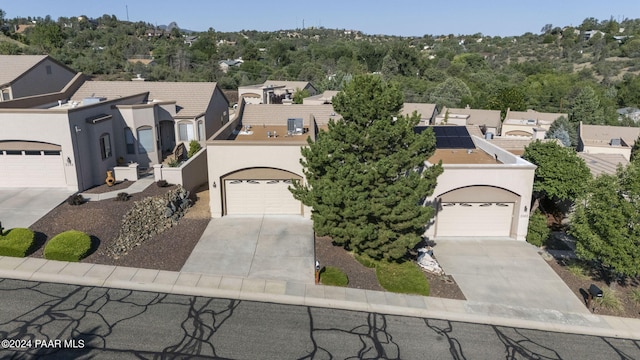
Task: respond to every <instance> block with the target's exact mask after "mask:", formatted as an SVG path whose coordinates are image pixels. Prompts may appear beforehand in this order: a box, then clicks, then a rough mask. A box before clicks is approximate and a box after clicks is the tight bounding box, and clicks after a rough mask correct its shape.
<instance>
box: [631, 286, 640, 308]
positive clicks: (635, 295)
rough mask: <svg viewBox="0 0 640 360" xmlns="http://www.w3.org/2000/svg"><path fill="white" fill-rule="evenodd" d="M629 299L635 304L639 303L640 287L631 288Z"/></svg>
mask: <svg viewBox="0 0 640 360" xmlns="http://www.w3.org/2000/svg"><path fill="white" fill-rule="evenodd" d="M631 300H632V301H633V302H634V303H635V304H636V305H640V289H633V290H631Z"/></svg>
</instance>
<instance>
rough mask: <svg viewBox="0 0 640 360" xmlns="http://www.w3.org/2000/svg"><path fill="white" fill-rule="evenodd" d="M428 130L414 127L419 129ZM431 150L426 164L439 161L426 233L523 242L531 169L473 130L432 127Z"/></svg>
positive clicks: (525, 230)
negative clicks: (432, 214)
mask: <svg viewBox="0 0 640 360" xmlns="http://www.w3.org/2000/svg"><path fill="white" fill-rule="evenodd" d="M427 128H429V127H416V131H424V130H425V129H427ZM431 128H433V129H434V132H435V134H436V151H435V153H434V155H433V156H432V157H431V158H429V159H428V161H427V164H437V163H438V162H440V161H442V166H443V169H444V172H443V173H442V174H441V175H440V176H439V177H438V182H437V185H436V188H435V190H434V193H433V195H432V196H430V197H429V198H428V199H427V204H430V205H432V206H434V207H435V208H436V210H437V213H436V216H435V219H434V220H433V222H432V224H430V226H429V227H428V228H427V231H426V233H425V235H426V236H427V237H429V238H430V239H434V238H435V239H438V240H442V238H452V237H493V238H496V237H500V238H510V239H515V240H520V241H524V240H525V238H526V235H527V227H528V222H529V210H530V209H529V207H530V204H531V194H532V189H533V179H534V173H535V168H536V167H535V165H533V164H531V163H529V162H527V161H525V160H523V159H521V158H520V157H518V156H516V155H514V154H511V153H510V152H508V151H506V150H504V149H501V148H499V147H497V146H495V145H493V144H491V143H490V142H488V141H487V140H485V139H483V138H482V137H481V136H478V135H480V134H479V131H478V130H477V128H475V127H464V126H434V127H431Z"/></svg>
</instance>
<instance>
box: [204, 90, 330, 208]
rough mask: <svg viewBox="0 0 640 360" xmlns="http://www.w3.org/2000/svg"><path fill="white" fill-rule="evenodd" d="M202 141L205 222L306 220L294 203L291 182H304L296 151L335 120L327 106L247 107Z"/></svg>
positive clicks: (246, 104) (296, 202)
mask: <svg viewBox="0 0 640 360" xmlns="http://www.w3.org/2000/svg"><path fill="white" fill-rule="evenodd" d="M238 113H239V114H240V115H239V116H238V117H236V118H235V119H234V120H232V121H230V122H229V123H228V124H227V125H225V126H224V127H223V128H222V129H221V130H220V131H218V133H217V134H215V135H214V137H213V138H212V139H209V141H207V159H208V170H209V186H210V190H211V191H210V193H211V197H210V206H211V216H212V217H214V218H219V217H222V216H226V215H262V214H280V215H282V214H287V215H302V216H304V217H306V218H309V217H310V216H311V209H309V208H308V207H305V206H304V205H303V204H302V203H301V202H300V201H298V200H296V199H294V197H293V195H292V194H291V192H290V191H289V189H288V188H289V186H290V185H291V183H292V180H299V181H302V183H304V182H305V176H304V173H303V168H302V165H301V164H300V157H301V155H300V149H301V148H302V147H304V146H307V139H308V138H311V139H315V137H316V134H317V133H318V131H319V129H325V130H326V129H327V124H328V122H329V119H330V118H334V119H338V118H340V115H338V114H336V113H335V112H334V111H333V106H331V105H302V104H293V105H289V106H281V105H273V104H272V105H267V104H260V105H258V104H248V103H246V102H244V101H241V104H240V107H239V109H238Z"/></svg>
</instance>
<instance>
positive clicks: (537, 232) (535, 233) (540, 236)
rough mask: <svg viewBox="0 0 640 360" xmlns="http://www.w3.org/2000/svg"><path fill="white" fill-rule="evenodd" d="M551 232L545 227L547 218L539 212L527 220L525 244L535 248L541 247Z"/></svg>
mask: <svg viewBox="0 0 640 360" xmlns="http://www.w3.org/2000/svg"><path fill="white" fill-rule="evenodd" d="M550 233H551V230H549V227H548V226H547V217H546V216H544V214H542V213H541V212H540V211H538V210H536V212H534V213H533V215H531V217H530V218H529V231H528V232H527V242H528V243H529V244H532V245H535V246H543V245H545V244H546V243H547V238H548V237H549V234H550Z"/></svg>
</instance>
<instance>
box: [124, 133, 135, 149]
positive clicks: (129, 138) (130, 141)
mask: <svg viewBox="0 0 640 360" xmlns="http://www.w3.org/2000/svg"><path fill="white" fill-rule="evenodd" d="M124 141H125V143H126V144H127V154H135V153H136V148H135V139H134V138H133V131H131V129H130V128H124Z"/></svg>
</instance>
